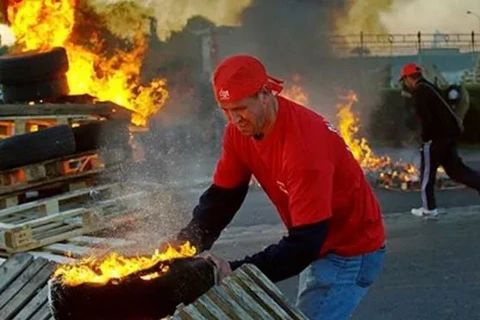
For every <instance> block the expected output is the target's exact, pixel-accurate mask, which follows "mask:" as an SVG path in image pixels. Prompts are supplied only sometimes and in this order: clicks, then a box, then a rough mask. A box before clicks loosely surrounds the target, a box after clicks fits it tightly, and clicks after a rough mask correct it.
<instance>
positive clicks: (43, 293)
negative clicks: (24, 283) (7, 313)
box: [13, 285, 48, 320]
mask: <svg viewBox="0 0 480 320" xmlns="http://www.w3.org/2000/svg"><path fill="white" fill-rule="evenodd" d="M47 301H48V285H44V286H43V288H42V289H41V290H40V291H38V292H37V294H36V295H35V297H34V298H33V299H32V300H30V301H29V302H28V304H27V305H26V306H25V307H24V308H23V309H22V310H21V311H20V312H19V313H18V314H17V315H16V316H15V318H13V320H28V319H29V318H30V317H31V316H33V315H34V314H35V312H37V311H38V310H39V309H40V308H41V307H42V306H43V305H44V304H45V303H47Z"/></svg>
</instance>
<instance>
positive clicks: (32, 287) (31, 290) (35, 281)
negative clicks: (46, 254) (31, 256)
mask: <svg viewBox="0 0 480 320" xmlns="http://www.w3.org/2000/svg"><path fill="white" fill-rule="evenodd" d="M37 260H43V261H46V260H44V259H42V258H38V259H37ZM54 270H55V264H54V263H52V262H47V263H46V264H45V265H44V266H43V268H42V269H41V270H40V271H39V272H37V274H36V275H35V276H34V277H33V278H32V279H30V280H29V281H28V283H26V285H25V286H24V287H23V288H22V289H21V290H20V291H19V292H18V293H17V294H16V295H15V296H14V297H13V298H12V299H11V300H10V301H9V302H8V304H7V305H6V306H4V307H3V308H2V309H0V319H11V318H12V317H13V316H15V314H17V313H18V312H19V311H20V309H21V308H22V307H23V306H25V305H26V304H27V303H28V302H29V301H30V300H31V299H32V298H33V297H34V296H35V294H36V293H37V292H38V290H40V289H41V288H43V287H44V286H45V285H46V283H47V281H48V279H49V278H50V276H51V275H52V273H53V271H54Z"/></svg>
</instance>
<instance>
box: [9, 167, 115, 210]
mask: <svg viewBox="0 0 480 320" xmlns="http://www.w3.org/2000/svg"><path fill="white" fill-rule="evenodd" d="M114 173H115V170H112V169H110V170H105V169H103V168H99V169H94V170H89V171H86V172H81V173H79V174H76V175H71V176H63V177H58V178H54V179H50V180H48V181H47V182H45V181H43V182H34V183H30V184H27V185H24V186H14V187H12V188H10V189H3V190H2V187H0V190H2V191H4V193H2V192H0V209H4V208H9V207H13V206H17V205H19V204H22V203H25V202H30V201H34V200H37V199H39V198H45V195H46V196H51V195H56V194H61V193H64V192H70V191H73V190H77V189H80V188H86V187H90V186H94V185H97V184H98V183H99V182H98V181H99V180H103V181H108V180H109V179H108V177H109V174H114ZM7 190H8V192H7Z"/></svg>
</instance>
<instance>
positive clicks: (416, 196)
mask: <svg viewBox="0 0 480 320" xmlns="http://www.w3.org/2000/svg"><path fill="white" fill-rule="evenodd" d="M468 164H469V165H470V166H472V168H474V169H476V170H479V171H480V161H475V162H470V163H468ZM202 190H203V189H202V188H195V189H192V190H190V193H189V194H188V198H187V201H188V204H189V205H190V206H194V205H195V204H196V202H197V201H198V196H199V195H200V194H201V192H202ZM375 194H376V195H377V197H378V199H379V201H380V206H381V208H382V211H383V213H384V214H391V213H397V212H405V211H409V210H410V209H412V208H417V207H420V206H421V197H420V193H419V192H402V191H392V190H386V189H380V188H377V189H375ZM436 197H437V205H438V207H439V208H443V209H445V210H448V208H451V207H461V206H469V205H480V196H479V194H478V193H477V192H476V191H474V190H472V189H468V188H460V189H454V190H437V192H436ZM272 210H273V206H272V205H271V203H270V201H269V200H268V198H267V197H266V196H265V194H264V192H263V191H262V190H259V189H252V190H250V191H249V194H248V196H247V199H246V201H245V203H244V205H243V206H242V208H241V209H240V211H239V213H238V214H237V215H236V217H235V218H234V220H233V222H232V225H233V226H252V225H257V224H275V223H280V220H279V218H278V216H277V215H276V214H271V213H270V212H271V211H272Z"/></svg>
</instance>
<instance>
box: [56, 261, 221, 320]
mask: <svg viewBox="0 0 480 320" xmlns="http://www.w3.org/2000/svg"><path fill="white" fill-rule="evenodd" d="M168 266H169V271H168V272H167V273H165V274H164V275H161V276H160V277H157V278H154V279H150V280H143V279H141V278H140V276H141V275H139V274H138V273H136V274H132V275H130V276H128V277H127V278H125V279H122V280H121V281H120V282H119V283H112V281H110V282H109V283H107V284H105V285H98V284H95V285H94V284H86V283H84V284H80V285H78V286H66V285H63V284H62V282H61V278H53V279H51V280H50V281H49V284H48V285H49V304H50V309H51V311H52V314H53V316H54V318H55V319H62V320H63V319H72V320H73V319H79V320H80V319H82V320H83V319H90V320H100V319H102V320H110V319H112V320H113V319H115V320H119V319H122V320H136V319H145V320H147V319H148V320H150V319H152V320H153V319H155V320H156V319H161V318H164V317H166V316H168V315H172V314H173V313H174V311H175V308H176V307H177V306H178V305H179V304H182V303H184V304H189V303H191V302H193V301H194V300H195V299H197V298H198V297H200V296H201V295H202V294H204V293H205V292H207V291H208V290H209V289H210V288H211V287H213V286H214V284H215V280H214V267H213V264H211V263H210V262H208V261H206V260H205V259H195V258H183V259H175V260H172V261H171V262H170V263H168ZM154 268H157V269H158V268H160V269H161V268H163V266H162V265H156V266H154V267H152V268H151V269H150V270H149V271H150V272H152V271H153V270H154ZM146 271H147V270H144V271H143V272H142V273H144V272H146ZM144 274H148V273H144Z"/></svg>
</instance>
